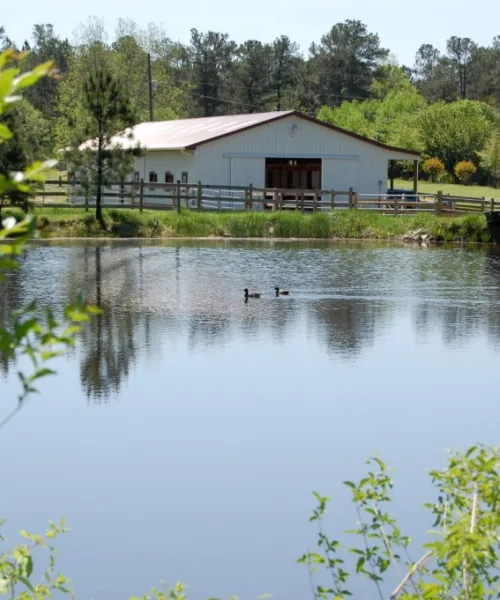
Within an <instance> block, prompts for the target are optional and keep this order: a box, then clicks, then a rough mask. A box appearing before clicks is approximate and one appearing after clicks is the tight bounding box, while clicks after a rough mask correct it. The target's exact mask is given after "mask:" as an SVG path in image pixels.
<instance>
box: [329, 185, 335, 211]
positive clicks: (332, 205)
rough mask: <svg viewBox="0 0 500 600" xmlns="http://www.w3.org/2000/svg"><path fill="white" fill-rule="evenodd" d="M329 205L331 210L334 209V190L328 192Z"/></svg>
mask: <svg viewBox="0 0 500 600" xmlns="http://www.w3.org/2000/svg"><path fill="white" fill-rule="evenodd" d="M330 204H331V209H332V210H333V209H334V208H335V190H332V191H331V192H330Z"/></svg>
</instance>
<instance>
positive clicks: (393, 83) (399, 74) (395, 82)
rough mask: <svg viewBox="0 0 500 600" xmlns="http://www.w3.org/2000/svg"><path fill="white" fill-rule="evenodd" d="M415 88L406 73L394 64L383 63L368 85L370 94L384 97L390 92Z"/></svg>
mask: <svg viewBox="0 0 500 600" xmlns="http://www.w3.org/2000/svg"><path fill="white" fill-rule="evenodd" d="M409 89H415V88H414V87H413V85H412V83H411V81H410V80H409V78H408V75H407V73H405V71H404V70H403V69H402V68H401V67H398V66H396V65H383V66H381V67H380V68H379V69H378V70H377V74H376V78H375V79H374V80H373V82H372V84H371V86H370V95H371V96H373V97H374V98H381V99H382V98H385V97H386V96H387V95H388V94H389V93H390V92H394V91H403V90H409Z"/></svg>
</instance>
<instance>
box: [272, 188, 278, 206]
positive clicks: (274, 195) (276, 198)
mask: <svg viewBox="0 0 500 600" xmlns="http://www.w3.org/2000/svg"><path fill="white" fill-rule="evenodd" d="M274 210H278V190H277V189H276V188H274V191H273V211H274Z"/></svg>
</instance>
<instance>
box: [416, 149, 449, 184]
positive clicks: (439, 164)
mask: <svg viewBox="0 0 500 600" xmlns="http://www.w3.org/2000/svg"><path fill="white" fill-rule="evenodd" d="M422 171H423V172H424V173H427V175H429V178H430V180H431V181H432V182H433V183H436V181H437V180H438V178H439V176H440V175H442V174H443V173H445V172H446V167H445V166H444V163H443V161H442V160H441V159H439V158H436V157H435V156H434V157H431V158H428V159H427V160H426V161H424V164H423V165H422Z"/></svg>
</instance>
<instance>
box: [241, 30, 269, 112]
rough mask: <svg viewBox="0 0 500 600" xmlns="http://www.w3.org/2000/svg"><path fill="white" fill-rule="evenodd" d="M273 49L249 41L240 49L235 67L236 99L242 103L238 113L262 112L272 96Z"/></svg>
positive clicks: (254, 41)
mask: <svg viewBox="0 0 500 600" xmlns="http://www.w3.org/2000/svg"><path fill="white" fill-rule="evenodd" d="M271 60H272V48H271V46H269V45H268V44H262V42H259V41H257V40H248V41H246V42H245V43H243V44H241V45H240V46H239V47H238V51H237V62H236V65H235V67H234V81H235V86H234V89H235V93H234V98H236V99H237V102H240V106H241V109H240V108H238V112H240V111H241V112H249V113H253V112H256V111H258V110H262V109H263V108H265V107H266V104H267V102H268V100H269V97H270V95H271V89H270V75H271Z"/></svg>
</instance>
